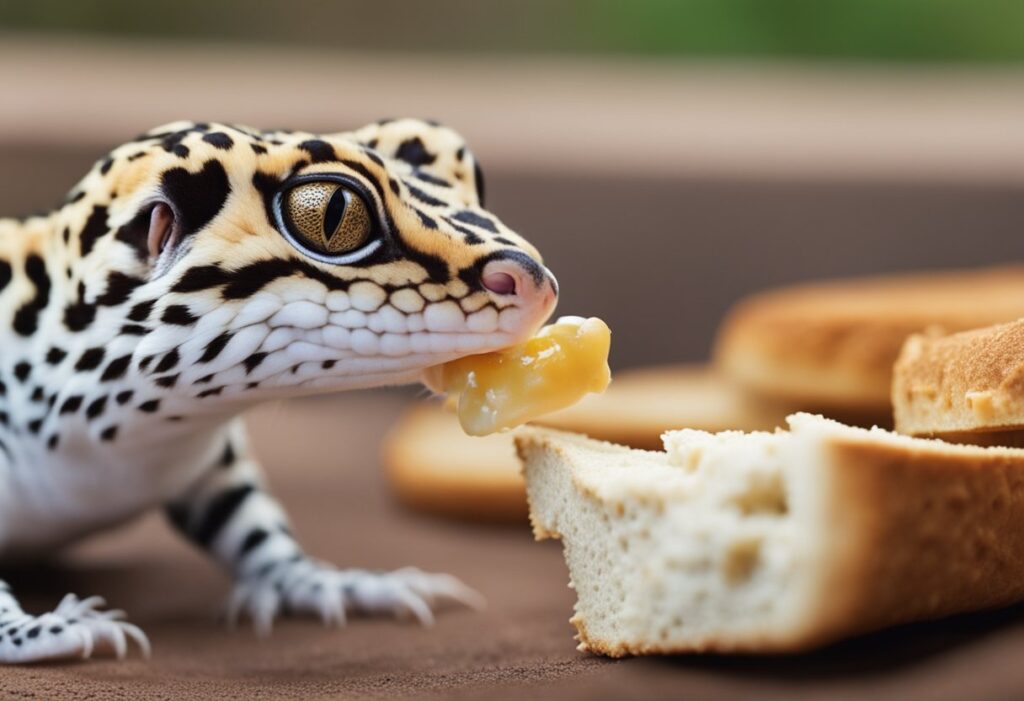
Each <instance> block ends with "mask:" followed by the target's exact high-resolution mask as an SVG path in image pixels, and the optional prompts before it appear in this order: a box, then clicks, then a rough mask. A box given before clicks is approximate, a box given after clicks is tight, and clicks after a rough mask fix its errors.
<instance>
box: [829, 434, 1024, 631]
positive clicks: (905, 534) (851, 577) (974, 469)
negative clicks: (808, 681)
mask: <svg viewBox="0 0 1024 701" xmlns="http://www.w3.org/2000/svg"><path fill="white" fill-rule="evenodd" d="M830 450H831V460H830V463H831V465H832V466H833V478H834V482H833V485H834V487H833V488H834V491H833V494H832V501H833V503H834V505H835V507H834V510H833V513H834V514H835V518H836V519H837V520H838V521H837V524H836V526H837V534H844V535H843V539H844V542H845V545H841V544H840V543H837V544H836V552H845V555H843V556H842V557H841V558H840V559H839V560H837V561H835V562H834V563H833V565H832V574H833V576H834V580H835V583H834V585H832V586H831V591H833V592H837V593H838V592H845V596H843V597H838V596H837V597H834V598H833V599H831V601H830V602H829V608H828V609H827V610H826V612H823V615H822V625H821V628H820V634H821V636H822V638H823V639H837V638H839V637H844V636H847V635H852V634H855V633H859V632H866V631H869V630H875V629H878V628H882V627H885V626H890V625H896V624H899V623H904V622H908V621H914V620H922V619H931V618H938V617H941V616H946V615H949V614H952V613H957V612H961V611H973V610H978V609H985V608H992V607H996V606H1002V605H1006V604H1009V603H1011V602H1014V601H1018V600H1020V599H1021V598H1024V452H1022V451H985V452H981V451H979V452H978V453H976V454H971V455H966V454H956V453H953V452H949V453H943V452H942V451H941V448H939V449H937V448H935V447H928V448H918V449H912V448H909V447H907V446H897V445H891V444H886V443H866V442H863V441H847V440H843V439H838V440H835V441H833V442H832V444H831V446H830ZM831 537H832V536H830V538H831Z"/></svg>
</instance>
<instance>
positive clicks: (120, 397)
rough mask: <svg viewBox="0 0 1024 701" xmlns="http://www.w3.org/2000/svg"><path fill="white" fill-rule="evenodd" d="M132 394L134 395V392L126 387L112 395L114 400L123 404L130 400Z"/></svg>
mask: <svg viewBox="0 0 1024 701" xmlns="http://www.w3.org/2000/svg"><path fill="white" fill-rule="evenodd" d="M133 396H135V392H133V391H132V390H130V389H126V390H124V391H123V392H118V393H117V396H116V397H114V401H116V402H117V403H118V404H120V405H121V406H124V405H125V404H127V403H128V402H130V401H131V400H132V397H133Z"/></svg>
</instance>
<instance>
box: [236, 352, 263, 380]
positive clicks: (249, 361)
mask: <svg viewBox="0 0 1024 701" xmlns="http://www.w3.org/2000/svg"><path fill="white" fill-rule="evenodd" d="M267 355H268V354H267V353H262V352H259V353H253V354H252V355H250V356H249V357H248V358H246V359H245V360H244V361H242V364H243V365H245V374H246V375H248V374H249V373H251V372H252V371H253V370H255V369H256V368H258V367H259V366H260V363H262V362H263V360H264V359H265V358H266V357H267Z"/></svg>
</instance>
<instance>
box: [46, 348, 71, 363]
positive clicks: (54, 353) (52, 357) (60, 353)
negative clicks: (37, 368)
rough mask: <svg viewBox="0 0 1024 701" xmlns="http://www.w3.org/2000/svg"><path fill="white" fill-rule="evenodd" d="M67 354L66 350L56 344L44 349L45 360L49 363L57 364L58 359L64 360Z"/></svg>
mask: <svg viewBox="0 0 1024 701" xmlns="http://www.w3.org/2000/svg"><path fill="white" fill-rule="evenodd" d="M67 356H68V353H67V351H65V350H61V349H60V348H57V347H56V346H52V347H51V348H50V350H48V351H46V362H47V363H48V364H49V365H57V364H58V363H60V361H62V360H64V358H66V357H67Z"/></svg>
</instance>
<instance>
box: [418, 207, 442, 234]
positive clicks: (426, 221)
mask: <svg viewBox="0 0 1024 701" xmlns="http://www.w3.org/2000/svg"><path fill="white" fill-rule="evenodd" d="M412 211H414V212H416V216H418V217H419V218H420V223H421V224H423V226H425V227H427V228H428V229H436V228H437V222H436V221H434V219H433V217H431V216H429V215H428V214H427V213H426V212H424V211H422V210H421V209H420V208H419V207H413V208H412Z"/></svg>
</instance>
